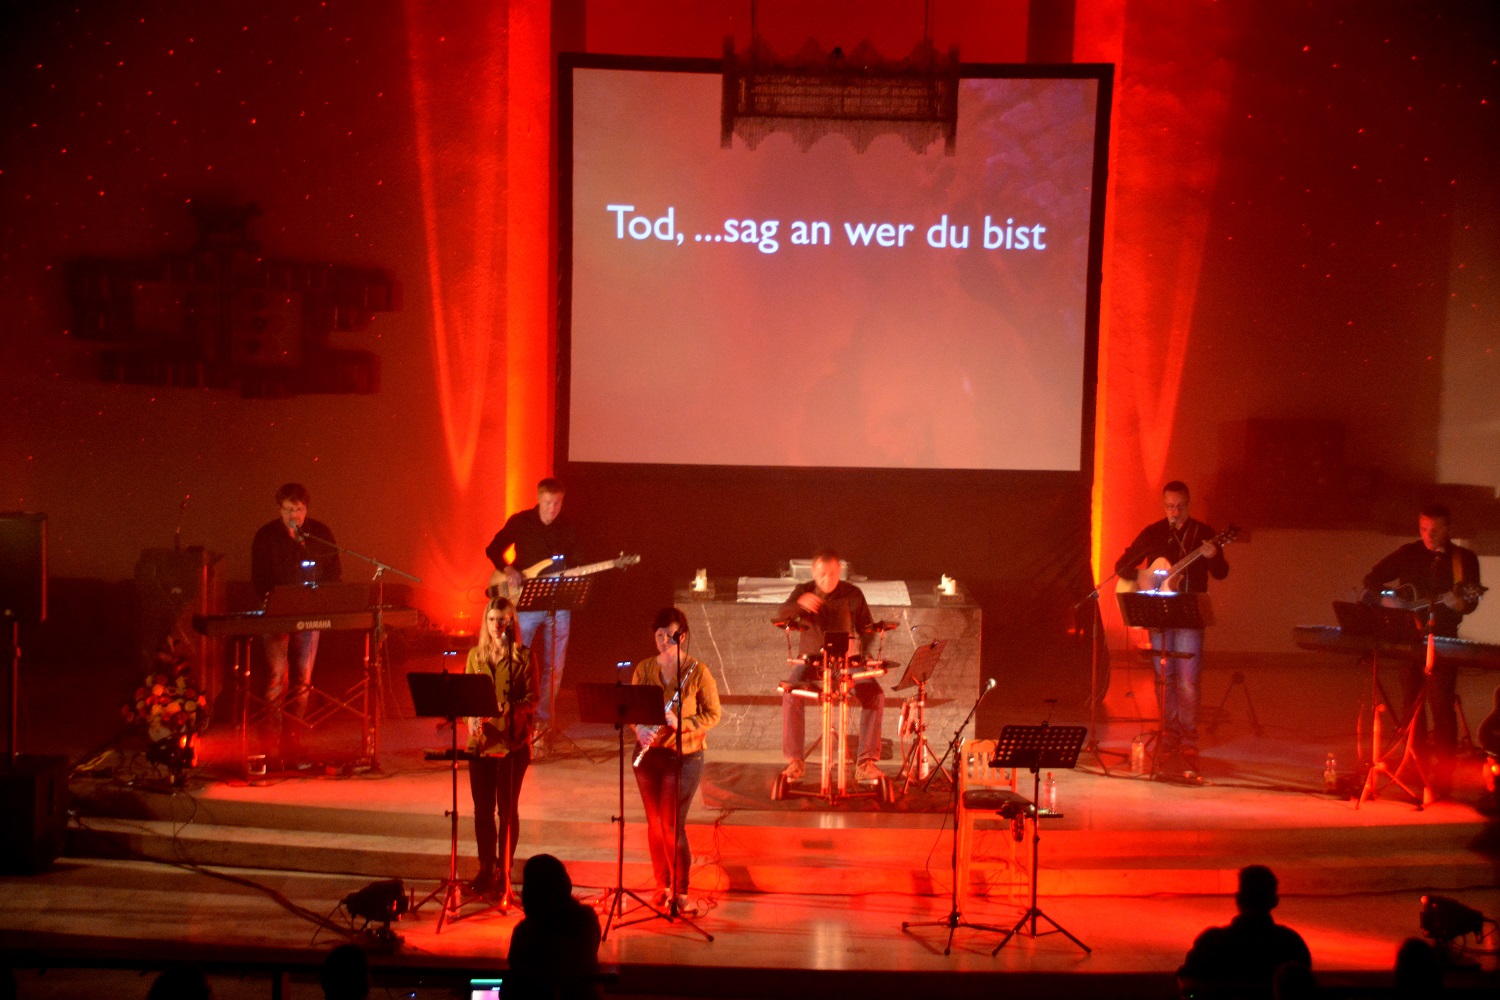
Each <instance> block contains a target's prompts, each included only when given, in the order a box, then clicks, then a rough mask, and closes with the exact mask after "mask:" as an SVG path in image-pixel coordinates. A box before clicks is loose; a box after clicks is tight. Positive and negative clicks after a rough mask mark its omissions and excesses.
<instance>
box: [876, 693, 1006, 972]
mask: <svg viewBox="0 0 1500 1000" xmlns="http://www.w3.org/2000/svg"><path fill="white" fill-rule="evenodd" d="M994 689H995V679H994V678H993V677H991V678H990V679H989V681H988V682H987V683H986V684H985V686H984V690H983V691H981V692H979V697H978V698H976V699H974V707H972V708H970V709H969V714H968V715H966V716H964V721H962V722H960V723H959V724H958V728H957V729H956V730H954V732H953V739H952V740H951V741H950V742H949V743H948V751H947V753H944V754H943V758H944V759H946V758H947V756H948V754H949V753H951V754H953V761H954V768H955V770H956V769H957V768H958V766H960V763H961V761H962V759H963V751H962V747H963V740H964V730H965V729H967V728H968V727H969V720H971V719H973V718H974V713H975V712H977V711H979V704H980V702H982V701H984V696H985V695H987V694H989V693H990V692H991V691H993V690H994ZM939 766H940V767H941V764H939ZM931 780H932V779H931V778H929V779H928V781H929V782H930V781H931ZM958 795H959V792H958V782H957V781H955V782H953V857H952V865H953V868H952V870H953V905H952V907H951V908H950V909H949V910H948V917H947V919H945V920H922V921H919V922H916V923H913V922H911V921H908V920H903V921H901V930H902V931H910V930H911V929H912V928H913V927H946V928H948V941H947V943H946V944H944V945H943V954H944V955H948V954H951V953H952V951H953V935H954V933H956V932H957V931H958V929H959V928H960V927H967V928H969V929H970V930H976V931H995V932H996V933H1002V934H1003V933H1004V932H1005V928H1003V927H993V926H991V925H989V924H971V923H969V922H968V921H967V920H965V919H964V918H963V911H962V910H960V909H959V905H958V901H959V899H960V898H961V895H962V893H963V891H964V890H966V889H967V888H968V886H960V885H959V884H958V824H959V816H958V809H959V804H960V803H959V798H958Z"/></svg>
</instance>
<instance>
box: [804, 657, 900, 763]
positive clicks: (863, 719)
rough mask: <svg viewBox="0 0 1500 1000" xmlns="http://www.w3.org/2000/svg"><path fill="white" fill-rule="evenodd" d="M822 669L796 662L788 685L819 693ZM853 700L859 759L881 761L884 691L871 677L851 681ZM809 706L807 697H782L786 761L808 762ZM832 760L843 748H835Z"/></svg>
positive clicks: (833, 709) (835, 706)
mask: <svg viewBox="0 0 1500 1000" xmlns="http://www.w3.org/2000/svg"><path fill="white" fill-rule="evenodd" d="M820 670H821V668H820V667H819V666H818V664H815V663H799V664H797V665H796V666H795V667H793V668H792V676H791V677H790V678H788V683H791V684H794V685H796V686H798V687H806V688H817V689H819V690H821V685H822V674H821V673H820V672H819V671H820ZM854 697H855V698H856V699H857V700H858V701H859V760H860V761H862V762H863V761H867V760H876V761H878V760H879V759H880V726H881V722H882V721H883V720H884V718H885V688H883V687H881V686H880V681H879V680H877V679H876V678H874V677H866V678H865V679H864V680H860V681H855V682H854ZM809 704H812V702H810V701H809V700H808V699H807V698H799V697H797V696H796V695H794V694H792V693H791V692H790V691H788V692H786V693H784V694H783V695H782V696H781V753H782V756H784V757H786V758H787V759H788V760H793V759H795V760H806V759H807V706H808V705H809ZM828 710H829V711H830V712H834V713H837V712H838V710H839V706H838V703H837V702H835V703H834V704H832V705H829V706H828ZM834 726H835V728H837V716H835V723H834ZM833 752H834V754H835V756H834V758H833V759H834V760H838V756H837V754H839V753H841V752H842V748H839V747H835V748H834V750H833Z"/></svg>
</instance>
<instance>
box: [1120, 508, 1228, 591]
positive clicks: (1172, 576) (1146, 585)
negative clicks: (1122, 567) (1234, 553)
mask: <svg viewBox="0 0 1500 1000" xmlns="http://www.w3.org/2000/svg"><path fill="white" fill-rule="evenodd" d="M1239 534H1240V526H1239V525H1237V524H1231V525H1230V526H1229V527H1227V528H1225V529H1224V530H1223V531H1221V532H1219V533H1218V534H1217V535H1215V536H1214V537H1213V543H1214V544H1215V545H1217V546H1218V547H1219V548H1221V549H1222V548H1223V547H1224V546H1226V545H1228V544H1229V543H1230V542H1232V541H1234V540H1235V539H1236V538H1238V537H1239ZM1202 558H1203V547H1202V546H1201V545H1200V546H1199V547H1198V548H1196V549H1194V550H1193V551H1191V552H1189V553H1188V554H1187V555H1185V556H1183V557H1182V558H1181V559H1179V560H1177V561H1176V562H1175V563H1168V562H1167V560H1166V558H1165V557H1162V558H1158V559H1156V560H1155V561H1153V562H1152V563H1151V565H1149V566H1147V567H1146V568H1145V569H1143V570H1141V571H1140V572H1138V573H1137V574H1136V575H1135V579H1133V580H1132V579H1130V578H1129V577H1125V576H1121V577H1120V579H1119V581H1118V582H1117V583H1116V584H1115V592H1116V593H1120V594H1133V593H1135V592H1137V591H1140V590H1154V591H1156V592H1157V593H1159V594H1171V593H1174V592H1175V591H1176V589H1177V585H1178V584H1179V583H1180V582H1181V581H1182V574H1183V572H1184V571H1185V570H1186V569H1187V568H1188V567H1189V566H1191V565H1192V564H1193V563H1195V562H1197V561H1198V560H1199V559H1202Z"/></svg>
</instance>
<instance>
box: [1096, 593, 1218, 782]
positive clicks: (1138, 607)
mask: <svg viewBox="0 0 1500 1000" xmlns="http://www.w3.org/2000/svg"><path fill="white" fill-rule="evenodd" d="M1115 597H1116V598H1117V599H1118V600H1119V602H1120V617H1121V618H1122V619H1124V621H1125V624H1126V626H1127V627H1129V628H1141V629H1146V630H1147V631H1149V632H1152V633H1154V634H1155V636H1156V641H1155V642H1154V643H1153V647H1154V649H1153V655H1152V657H1151V660H1152V666H1153V670H1152V673H1153V674H1155V679H1156V715H1157V725H1158V728H1157V729H1156V730H1155V731H1153V732H1152V734H1151V775H1150V776H1151V777H1152V778H1154V777H1156V767H1157V764H1158V763H1159V760H1160V754H1161V733H1162V729H1161V727H1164V726H1165V725H1166V705H1165V699H1164V698H1163V690H1162V688H1163V685H1164V684H1165V683H1166V674H1167V660H1168V659H1169V658H1171V657H1173V656H1176V655H1178V654H1177V653H1176V652H1175V651H1171V650H1168V649H1167V630H1168V629H1196V630H1199V631H1202V630H1203V629H1205V628H1207V627H1208V626H1210V625H1212V624H1214V608H1213V604H1212V603H1211V602H1210V601H1209V599H1208V595H1207V594H1181V593H1157V592H1153V591H1141V592H1140V593H1121V594H1116V595H1115Z"/></svg>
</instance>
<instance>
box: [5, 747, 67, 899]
mask: <svg viewBox="0 0 1500 1000" xmlns="http://www.w3.org/2000/svg"><path fill="white" fill-rule="evenodd" d="M67 823H68V759H67V758H66V757H51V756H43V755H40V754H21V755H19V756H18V757H16V758H15V760H14V761H10V760H4V761H0V874H5V875H32V874H35V873H37V872H40V871H43V870H45V869H46V868H47V867H48V866H49V865H51V864H52V862H53V861H54V860H55V859H56V858H57V856H58V855H59V854H61V853H62V849H63V831H64V830H65V829H66V828H67Z"/></svg>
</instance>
